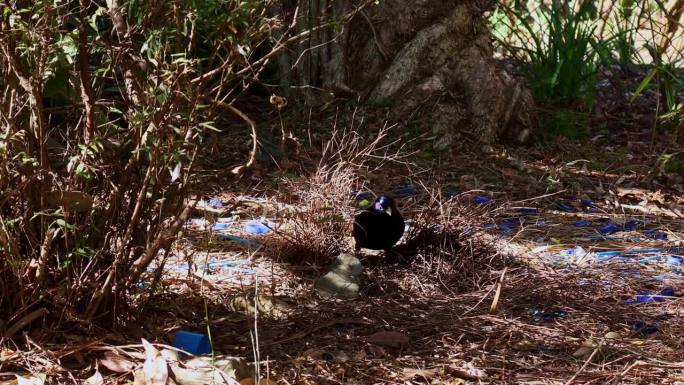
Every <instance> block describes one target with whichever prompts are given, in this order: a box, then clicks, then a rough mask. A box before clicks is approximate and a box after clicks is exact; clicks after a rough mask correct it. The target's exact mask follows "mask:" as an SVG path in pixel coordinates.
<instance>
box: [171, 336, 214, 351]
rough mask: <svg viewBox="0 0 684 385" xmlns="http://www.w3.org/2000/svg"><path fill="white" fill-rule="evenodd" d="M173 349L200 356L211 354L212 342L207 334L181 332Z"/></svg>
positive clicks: (175, 339) (174, 342)
mask: <svg viewBox="0 0 684 385" xmlns="http://www.w3.org/2000/svg"><path fill="white" fill-rule="evenodd" d="M173 347H175V348H177V349H181V350H184V351H186V352H188V353H190V354H193V355H196V356H200V355H203V354H209V353H211V342H209V337H208V336H207V335H206V334H202V333H195V332H188V331H184V330H180V331H178V332H177V333H176V337H175V338H174V340H173Z"/></svg>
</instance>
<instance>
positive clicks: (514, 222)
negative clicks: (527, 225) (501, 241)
mask: <svg viewBox="0 0 684 385" xmlns="http://www.w3.org/2000/svg"><path fill="white" fill-rule="evenodd" d="M501 222H502V223H504V224H506V225H507V226H511V227H518V226H520V225H522V224H523V222H525V218H523V217H509V218H504V219H503V220H502V221H501Z"/></svg>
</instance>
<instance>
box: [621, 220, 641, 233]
mask: <svg viewBox="0 0 684 385" xmlns="http://www.w3.org/2000/svg"><path fill="white" fill-rule="evenodd" d="M643 224H644V222H642V221H638V220H631V221H627V222H625V224H624V225H622V228H623V229H624V230H625V231H631V230H636V228H637V227H638V226H641V225H643Z"/></svg>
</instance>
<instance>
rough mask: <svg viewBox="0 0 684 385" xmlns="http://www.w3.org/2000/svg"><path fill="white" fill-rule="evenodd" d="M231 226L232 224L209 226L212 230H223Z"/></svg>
mask: <svg viewBox="0 0 684 385" xmlns="http://www.w3.org/2000/svg"><path fill="white" fill-rule="evenodd" d="M231 225H232V223H214V224H213V225H211V229H212V230H225V229H227V228H229V227H230V226H231Z"/></svg>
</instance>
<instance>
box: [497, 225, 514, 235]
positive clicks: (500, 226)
mask: <svg viewBox="0 0 684 385" xmlns="http://www.w3.org/2000/svg"><path fill="white" fill-rule="evenodd" d="M498 228H499V230H501V231H503V232H504V233H510V232H511V231H513V229H512V228H511V227H508V226H506V225H499V227H498Z"/></svg>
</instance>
